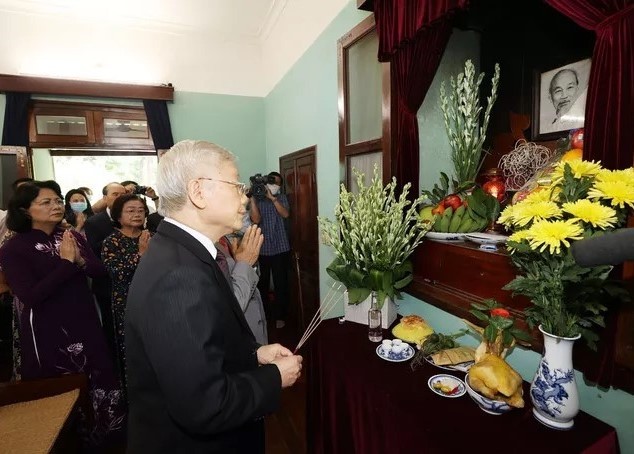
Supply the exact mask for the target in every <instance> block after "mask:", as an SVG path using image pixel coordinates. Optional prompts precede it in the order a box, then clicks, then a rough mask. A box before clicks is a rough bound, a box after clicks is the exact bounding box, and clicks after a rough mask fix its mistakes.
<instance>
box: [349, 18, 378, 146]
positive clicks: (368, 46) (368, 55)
mask: <svg viewBox="0 0 634 454" xmlns="http://www.w3.org/2000/svg"><path fill="white" fill-rule="evenodd" d="M378 51H379V39H378V37H377V34H376V30H374V31H372V32H371V33H368V34H367V35H366V36H364V37H363V38H361V39H360V40H359V41H357V42H356V43H354V44H353V45H352V46H350V47H349V48H348V50H347V56H348V60H347V66H348V143H357V142H365V141H367V140H371V139H377V138H379V137H381V136H382V123H381V86H382V82H381V81H382V76H381V63H379V61H378V60H377V54H378Z"/></svg>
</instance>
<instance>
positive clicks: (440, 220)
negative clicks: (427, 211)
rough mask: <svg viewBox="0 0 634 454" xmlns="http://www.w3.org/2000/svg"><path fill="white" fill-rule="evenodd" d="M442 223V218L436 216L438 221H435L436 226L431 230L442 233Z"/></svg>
mask: <svg viewBox="0 0 634 454" xmlns="http://www.w3.org/2000/svg"><path fill="white" fill-rule="evenodd" d="M441 222H442V216H436V221H434V225H433V227H432V228H431V229H432V230H433V231H434V232H440V223H441Z"/></svg>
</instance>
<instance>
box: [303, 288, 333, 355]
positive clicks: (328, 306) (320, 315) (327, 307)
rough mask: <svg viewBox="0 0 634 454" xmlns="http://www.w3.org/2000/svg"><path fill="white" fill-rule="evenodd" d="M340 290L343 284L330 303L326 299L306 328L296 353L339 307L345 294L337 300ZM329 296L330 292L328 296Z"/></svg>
mask: <svg viewBox="0 0 634 454" xmlns="http://www.w3.org/2000/svg"><path fill="white" fill-rule="evenodd" d="M340 288H341V284H340V285H339V286H338V287H337V289H336V290H335V294H334V295H333V296H332V297H331V298H330V299H329V301H325V299H324V304H323V305H320V306H319V308H318V309H317V311H316V313H315V316H314V317H313V320H312V321H311V324H310V325H309V326H308V327H307V328H306V331H305V332H304V335H303V336H302V338H301V339H300V341H299V343H298V344H297V347H295V352H297V351H298V350H299V349H300V348H301V347H302V346H303V345H304V344H305V343H306V341H308V338H309V337H310V336H311V335H312V334H313V333H314V332H315V330H316V329H317V327H318V326H319V325H320V324H321V322H322V321H323V320H324V317H326V316H327V315H328V314H329V313H330V312H331V311H332V310H333V309H334V308H335V307H336V306H337V304H338V303H339V301H341V300H342V299H343V294H341V295H340V296H339V298H335V297H336V296H337V294H336V292H337V291H338V290H339V289H340ZM329 295H330V292H328V295H327V296H329Z"/></svg>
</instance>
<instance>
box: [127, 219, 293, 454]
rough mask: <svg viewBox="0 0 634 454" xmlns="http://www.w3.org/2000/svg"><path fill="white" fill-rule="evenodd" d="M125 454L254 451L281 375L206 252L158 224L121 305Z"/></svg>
mask: <svg viewBox="0 0 634 454" xmlns="http://www.w3.org/2000/svg"><path fill="white" fill-rule="evenodd" d="M125 322H126V324H125V332H126V335H125V343H126V364H127V372H128V398H129V405H130V411H129V425H128V452H130V453H158V452H161V453H181V452H182V453H188V454H189V453H223V454H224V453H227V454H229V453H249V454H251V453H259V452H260V453H263V452H264V427H263V426H264V424H263V420H262V418H261V417H262V416H264V415H265V414H267V413H270V412H273V411H275V410H276V409H277V407H278V405H279V400H280V394H281V377H280V374H279V371H278V370H277V367H276V366H275V365H272V364H270V365H266V366H258V363H257V356H256V354H255V350H256V349H257V348H258V346H259V345H258V344H257V343H256V342H255V340H254V338H253V334H252V333H251V330H250V329H249V326H248V325H247V322H246V320H245V318H244V315H243V313H242V310H241V309H240V306H239V305H238V302H237V301H236V298H235V296H234V295H233V291H232V289H231V287H230V286H229V283H228V282H227V280H226V279H225V277H224V275H223V274H222V271H221V270H220V268H219V267H218V265H217V264H216V262H215V260H214V259H213V258H212V256H211V254H210V253H209V251H207V249H205V247H204V246H203V245H202V244H201V243H200V242H199V241H198V240H196V239H195V238H194V237H192V236H191V235H190V234H188V233H187V232H185V231H184V230H182V229H181V228H179V227H177V226H175V225H173V224H171V223H169V222H162V223H161V225H160V226H159V228H158V231H157V233H156V235H155V236H154V237H153V238H152V240H151V242H150V247H149V248H148V251H147V252H146V253H145V254H144V255H143V258H142V259H141V262H140V263H139V266H138V268H137V270H136V273H135V275H134V279H133V280H132V285H131V286H130V291H129V293H128V301H127V308H126V320H125Z"/></svg>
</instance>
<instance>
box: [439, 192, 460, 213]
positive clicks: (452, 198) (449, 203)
mask: <svg viewBox="0 0 634 454" xmlns="http://www.w3.org/2000/svg"><path fill="white" fill-rule="evenodd" d="M443 203H444V204H445V207H447V208H448V207H451V208H453V210H454V211H456V210H457V209H458V208H459V207H460V205H462V199H461V198H460V196H459V195H457V194H451V195H448V196H447V197H445V198H444V199H443Z"/></svg>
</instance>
